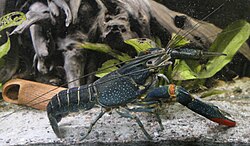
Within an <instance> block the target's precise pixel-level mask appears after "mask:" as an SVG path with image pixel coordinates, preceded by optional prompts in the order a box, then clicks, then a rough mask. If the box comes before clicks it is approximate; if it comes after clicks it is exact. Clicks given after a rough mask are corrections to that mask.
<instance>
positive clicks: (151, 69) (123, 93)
mask: <svg viewBox="0 0 250 146" xmlns="http://www.w3.org/2000/svg"><path fill="white" fill-rule="evenodd" d="M218 55H223V54H221V53H216V52H204V51H201V50H197V49H192V48H179V49H170V48H168V49H162V48H152V49H149V50H148V51H145V52H142V53H141V54H140V55H139V56H138V57H137V58H136V59H134V60H132V61H130V62H129V63H127V64H125V65H123V66H122V67H121V68H119V69H117V70H116V71H113V72H111V73H109V74H107V75H106V76H104V77H102V78H100V79H98V80H96V81H95V82H94V83H92V84H89V85H83V86H80V87H74V88H70V89H67V90H63V91H61V92H59V93H58V94H57V95H55V96H54V97H53V98H52V99H51V101H50V102H49V104H48V106H47V114H48V118H49V121H50V124H51V126H52V129H53V131H54V132H55V134H56V135H57V136H58V137H63V136H62V134H61V133H60V130H59V127H58V122H60V120H61V119H62V117H64V116H66V115H67V114H68V113H69V112H77V111H79V109H83V110H90V109H91V108H93V107H94V106H95V105H96V104H97V105H99V106H101V107H102V110H101V112H100V114H99V115H98V117H97V118H96V119H95V120H94V121H93V122H92V123H91V125H90V127H89V129H88V132H87V133H86V134H85V135H84V137H83V138H86V137H87V136H88V134H89V133H90V132H91V130H92V127H93V126H94V125H95V123H96V122H97V121H98V120H99V119H100V118H101V117H102V116H103V115H104V114H105V113H106V112H108V111H110V110H111V109H116V111H117V113H118V114H119V115H121V116H122V117H126V118H131V119H134V120H135V121H136V122H137V123H138V125H139V126H140V128H141V129H142V131H143V133H144V134H145V136H146V137H147V138H148V139H152V138H151V136H150V135H149V134H148V132H147V131H146V130H145V128H144V126H143V124H142V123H141V121H140V120H139V118H138V117H137V116H135V115H132V114H131V112H140V111H142V112H150V113H155V114H156V116H157V119H158V122H159V124H160V126H161V128H162V129H163V126H162V123H161V119H160V117H159V114H158V113H157V110H156V108H157V106H150V105H155V104H157V103H159V104H158V105H160V102H161V101H164V100H167V99H171V98H175V99H176V101H178V102H179V103H181V104H182V105H184V106H186V107H187V108H189V109H191V110H192V111H194V112H196V113H198V114H200V115H202V116H204V117H206V118H208V119H209V120H211V121H214V122H216V123H219V124H222V125H226V126H229V127H232V126H235V125H236V122H235V121H233V120H231V119H229V118H227V117H226V115H225V114H224V113H222V112H221V111H220V110H219V109H218V107H216V106H214V105H211V104H207V103H204V102H202V101H200V100H199V99H196V98H194V97H192V95H190V93H188V91H187V90H185V89H184V88H183V87H181V86H176V85H174V84H170V85H166V86H161V87H155V85H156V82H157V79H158V77H163V78H164V79H167V78H166V77H165V76H164V75H162V74H159V70H160V69H161V68H163V67H166V66H168V65H170V64H172V62H173V60H174V59H201V58H203V57H209V56H218ZM128 104H132V105H140V106H139V107H138V106H135V107H134V108H131V107H130V108H129V107H128V106H127V105H128Z"/></svg>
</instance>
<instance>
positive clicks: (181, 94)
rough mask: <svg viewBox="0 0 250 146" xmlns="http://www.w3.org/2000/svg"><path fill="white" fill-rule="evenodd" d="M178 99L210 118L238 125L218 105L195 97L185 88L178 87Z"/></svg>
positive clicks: (229, 124)
mask: <svg viewBox="0 0 250 146" xmlns="http://www.w3.org/2000/svg"><path fill="white" fill-rule="evenodd" d="M176 92H177V95H176V97H177V101H178V102H180V103H181V104H183V105H185V106H186V107H188V108H189V109H190V110H192V111H194V112H196V113H198V114H200V115H202V116H204V117H206V118H208V119H209V120H211V121H213V122H216V123H219V124H221V125H226V126H229V127H234V126H236V122H235V121H233V120H231V119H229V118H227V117H226V116H227V115H229V114H228V113H225V112H222V111H221V110H220V109H219V108H218V107H217V106H215V105H212V104H207V103H205V102H202V101H200V100H198V99H195V98H193V97H192V96H191V95H190V94H189V93H188V92H187V91H186V90H185V89H184V88H182V87H177V90H176Z"/></svg>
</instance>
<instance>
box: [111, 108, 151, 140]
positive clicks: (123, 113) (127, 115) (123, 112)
mask: <svg viewBox="0 0 250 146" xmlns="http://www.w3.org/2000/svg"><path fill="white" fill-rule="evenodd" d="M116 112H117V113H118V114H119V115H120V116H122V117H124V118H129V119H133V120H135V121H136V123H137V124H138V125H139V127H140V128H141V130H142V132H143V133H144V135H145V136H146V137H147V138H148V140H152V137H151V136H150V135H149V134H148V132H147V131H146V129H145V128H144V125H143V124H142V122H141V120H140V119H139V118H138V117H137V116H135V115H131V114H130V112H129V111H128V110H126V109H123V110H122V109H117V110H116Z"/></svg>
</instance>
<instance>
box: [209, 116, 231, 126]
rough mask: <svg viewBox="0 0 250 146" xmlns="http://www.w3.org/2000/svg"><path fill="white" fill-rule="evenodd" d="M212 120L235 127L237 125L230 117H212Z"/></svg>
mask: <svg viewBox="0 0 250 146" xmlns="http://www.w3.org/2000/svg"><path fill="white" fill-rule="evenodd" d="M210 120H211V121H214V122H216V123H219V124H221V125H226V126H229V127H235V126H236V122H235V121H232V120H229V119H221V118H211V119H210Z"/></svg>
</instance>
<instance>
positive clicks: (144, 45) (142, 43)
mask: <svg viewBox="0 0 250 146" xmlns="http://www.w3.org/2000/svg"><path fill="white" fill-rule="evenodd" d="M124 42H125V43H127V44H129V45H131V46H133V47H134V48H135V50H136V52H137V53H139V52H142V51H145V50H148V49H149V48H156V47H158V46H157V45H156V43H155V42H154V41H152V40H150V39H147V38H136V39H129V40H126V41H124Z"/></svg>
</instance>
